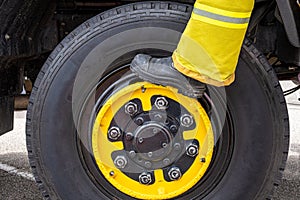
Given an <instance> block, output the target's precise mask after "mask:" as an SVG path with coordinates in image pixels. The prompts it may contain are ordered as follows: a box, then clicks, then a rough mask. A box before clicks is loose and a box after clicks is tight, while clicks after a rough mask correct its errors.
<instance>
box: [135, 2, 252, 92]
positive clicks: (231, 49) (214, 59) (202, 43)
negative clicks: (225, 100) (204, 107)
mask: <svg viewBox="0 0 300 200" xmlns="http://www.w3.org/2000/svg"><path fill="white" fill-rule="evenodd" d="M253 5H254V0H214V1H211V0H197V1H196V3H195V5H194V10H193V13H192V15H191V18H190V20H189V22H188V24H187V27H186V29H185V31H184V33H183V34H182V37H181V39H180V41H179V43H178V46H177V49H176V50H175V51H174V53H173V56H172V59H171V58H161V59H157V58H151V57H150V56H148V55H137V56H136V57H135V59H134V60H133V61H132V64H131V70H132V71H133V72H135V73H136V74H137V75H139V76H140V78H142V79H144V80H146V81H149V82H152V83H155V84H160V85H164V86H167V85H170V86H174V87H177V88H179V90H184V89H185V90H186V91H187V92H185V93H184V94H186V95H188V96H199V93H203V91H204V90H203V84H201V83H200V82H203V83H207V84H212V85H215V86H223V85H229V84H231V83H232V82H233V81H234V71H235V68H236V64H237V61H238V56H239V52H240V49H241V46H242V42H243V39H244V36H245V33H246V29H247V26H248V22H249V18H250V15H251V11H252V9H253ZM174 68H175V69H176V70H175V69H174ZM177 70H178V71H177ZM181 73H182V74H184V75H182V74H181ZM178 77H179V78H178ZM187 77H188V78H187ZM191 78H192V79H195V80H198V81H200V82H196V81H192V82H191V80H192V79H191ZM176 80H177V81H176ZM183 82H184V83H183ZM179 84H180V85H179ZM188 85H189V86H190V87H192V88H193V89H190V88H189V87H187V86H188ZM200 96H201V94H200Z"/></svg>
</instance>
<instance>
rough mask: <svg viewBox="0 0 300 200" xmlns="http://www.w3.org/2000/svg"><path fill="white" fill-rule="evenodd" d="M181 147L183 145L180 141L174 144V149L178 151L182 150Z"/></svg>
mask: <svg viewBox="0 0 300 200" xmlns="http://www.w3.org/2000/svg"><path fill="white" fill-rule="evenodd" d="M180 148H181V145H180V144H179V143H175V144H174V149H175V150H176V151H178V150H180Z"/></svg>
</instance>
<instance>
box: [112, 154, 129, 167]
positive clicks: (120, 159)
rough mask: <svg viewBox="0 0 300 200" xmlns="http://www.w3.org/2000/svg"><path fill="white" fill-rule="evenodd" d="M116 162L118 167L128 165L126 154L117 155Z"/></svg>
mask: <svg viewBox="0 0 300 200" xmlns="http://www.w3.org/2000/svg"><path fill="white" fill-rule="evenodd" d="M114 164H115V166H116V167H117V168H119V169H123V168H125V166H126V165H127V160H126V158H125V157H124V156H117V157H116V159H115V160H114Z"/></svg>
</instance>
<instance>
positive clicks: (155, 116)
mask: <svg viewBox="0 0 300 200" xmlns="http://www.w3.org/2000/svg"><path fill="white" fill-rule="evenodd" d="M154 119H156V120H161V119H162V116H161V114H155V115H154Z"/></svg>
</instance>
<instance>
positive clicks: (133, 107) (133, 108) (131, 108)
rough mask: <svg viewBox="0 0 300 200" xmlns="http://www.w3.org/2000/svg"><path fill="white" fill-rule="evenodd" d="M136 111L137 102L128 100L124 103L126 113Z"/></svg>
mask: <svg viewBox="0 0 300 200" xmlns="http://www.w3.org/2000/svg"><path fill="white" fill-rule="evenodd" d="M137 112H138V107H137V104H136V103H134V102H128V103H127V104H126V105H125V113H127V114H128V115H134V114H136V113H137Z"/></svg>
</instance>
